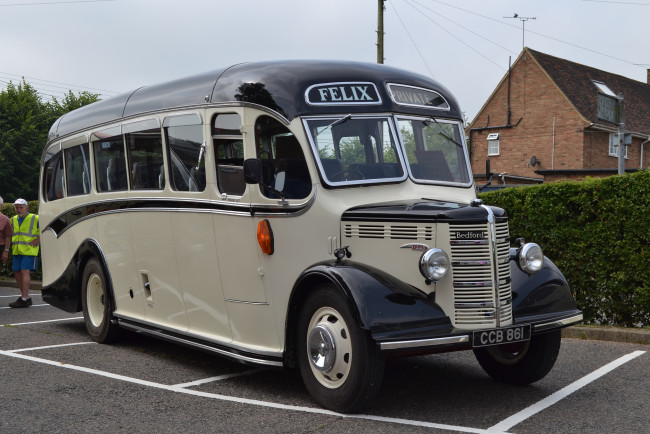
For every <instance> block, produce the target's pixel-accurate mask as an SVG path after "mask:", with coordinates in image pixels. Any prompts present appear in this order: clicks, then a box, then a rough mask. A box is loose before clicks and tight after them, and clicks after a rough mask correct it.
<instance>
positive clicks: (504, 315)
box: [449, 221, 512, 327]
mask: <svg viewBox="0 0 650 434" xmlns="http://www.w3.org/2000/svg"><path fill="white" fill-rule="evenodd" d="M495 232H496V234H495V235H496V246H495V247H496V256H497V259H496V263H495V261H494V258H493V254H492V244H491V241H490V240H491V238H492V236H491V233H490V225H489V224H487V223H485V224H473V225H450V226H449V233H450V244H451V262H452V269H453V272H452V277H453V282H454V311H455V312H454V317H455V324H456V325H464V326H472V327H495V326H499V325H503V324H507V323H509V322H510V321H511V319H512V296H511V285H510V264H509V256H510V240H509V235H508V222H507V221H504V222H497V223H496V225H495ZM496 282H498V285H497V284H496ZM497 291H498V294H497Z"/></svg>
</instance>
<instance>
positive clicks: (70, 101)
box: [0, 79, 99, 202]
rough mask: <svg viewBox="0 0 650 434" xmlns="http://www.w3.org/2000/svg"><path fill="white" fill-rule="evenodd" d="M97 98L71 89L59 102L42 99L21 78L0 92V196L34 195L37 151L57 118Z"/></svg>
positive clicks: (31, 196)
mask: <svg viewBox="0 0 650 434" xmlns="http://www.w3.org/2000/svg"><path fill="white" fill-rule="evenodd" d="M98 99H99V95H96V94H91V93H89V92H80V93H79V94H76V95H75V94H73V93H72V92H71V91H69V92H68V94H66V95H65V97H64V98H63V100H62V101H61V102H59V101H58V100H57V99H53V100H52V101H51V102H43V101H42V100H41V97H40V96H39V95H38V92H37V91H36V89H35V88H34V87H32V86H31V85H30V84H29V83H27V82H25V80H24V79H23V80H22V81H21V82H20V83H19V84H17V85H15V84H13V83H12V82H9V84H8V85H7V88H6V89H5V90H2V91H0V195H2V197H3V198H4V199H5V200H6V201H7V202H9V201H13V200H14V199H16V198H19V197H22V198H25V199H27V200H35V199H37V198H38V180H39V171H40V170H39V169H40V160H41V154H42V151H43V146H44V145H45V143H46V141H47V135H48V132H49V130H50V127H51V126H52V124H53V123H54V121H56V119H57V118H59V117H60V116H62V115H64V114H65V113H67V112H69V111H70V110H74V109H76V108H79V107H81V106H84V105H86V104H89V103H91V102H95V101H97V100H98Z"/></svg>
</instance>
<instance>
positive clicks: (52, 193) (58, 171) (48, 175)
mask: <svg viewBox="0 0 650 434" xmlns="http://www.w3.org/2000/svg"><path fill="white" fill-rule="evenodd" d="M43 171H44V173H43V196H44V197H46V198H47V200H48V201H52V200H57V199H62V198H63V185H64V182H63V176H64V175H63V152H57V153H56V154H54V155H52V156H51V157H50V158H49V159H48V160H47V161H46V162H45V165H44V169H43Z"/></svg>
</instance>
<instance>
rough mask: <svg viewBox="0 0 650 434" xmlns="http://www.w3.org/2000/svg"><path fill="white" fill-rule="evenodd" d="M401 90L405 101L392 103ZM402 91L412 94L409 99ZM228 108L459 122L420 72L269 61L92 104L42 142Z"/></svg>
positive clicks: (445, 94)
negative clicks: (151, 116)
mask: <svg viewBox="0 0 650 434" xmlns="http://www.w3.org/2000/svg"><path fill="white" fill-rule="evenodd" d="M388 85H392V86H391V87H390V88H389V86H388ZM373 88H374V89H373ZM398 89H399V90H398ZM405 90H406V91H407V92H406V93H404V95H406V96H404V97H402V98H400V97H396V95H397V94H398V93H399V94H402V92H401V91H405ZM409 90H410V91H412V92H411V93H413V92H416V93H417V92H419V96H418V95H408V93H409ZM427 91H433V92H427ZM434 94H436V95H440V96H442V98H443V100H444V101H445V102H446V104H441V105H436V104H428V105H427V104H419V103H415V104H413V101H414V100H413V99H412V98H415V101H418V98H421V97H422V96H423V95H424V96H425V97H427V96H428V97H430V96H431V95H434ZM316 99H318V101H316ZM230 102H232V103H254V104H259V105H262V106H265V107H267V108H269V109H271V110H274V111H276V112H278V113H279V114H281V115H282V116H284V117H285V118H286V119H288V120H289V121H290V120H292V119H293V118H295V117H296V116H301V115H317V114H332V113H367V112H398V113H413V114H423V115H428V116H438V117H447V118H454V119H462V114H461V111H460V108H459V106H458V103H457V102H456V99H455V98H454V97H453V95H452V94H451V93H450V92H449V91H448V90H447V89H446V88H445V87H444V86H442V85H441V84H440V83H438V82H437V81H435V80H433V79H431V78H429V77H426V76H423V75H420V74H416V73H412V72H409V71H405V70H402V69H398V68H394V67H390V66H386V65H380V64H374V63H361V62H346V61H315V60H313V61H270V62H258V63H243V64H238V65H234V66H231V67H228V68H222V69H217V70H213V71H209V72H206V73H203V74H199V75H195V76H191V77H187V78H182V79H179V80H175V81H170V82H167V83H162V84H158V85H153V86H145V87H141V88H139V89H136V90H134V91H132V92H127V93H124V94H121V95H118V96H115V97H112V98H108V99H105V100H101V101H98V102H96V103H93V104H90V105H88V106H85V107H82V108H80V109H77V110H74V111H72V112H70V113H67V114H65V115H63V116H62V117H61V118H59V119H58V120H57V121H56V122H55V123H54V125H53V126H52V128H51V129H50V133H49V138H48V141H51V140H55V139H56V138H58V137H62V136H66V135H68V134H71V133H73V132H75V131H80V130H84V129H87V128H91V127H93V126H97V125H102V124H106V123H110V122H114V121H117V120H119V119H121V118H125V117H130V116H134V115H139V114H144V113H148V112H155V111H158V110H168V109H177V108H182V107H195V106H201V105H207V104H215V103H230ZM371 106H372V107H371Z"/></svg>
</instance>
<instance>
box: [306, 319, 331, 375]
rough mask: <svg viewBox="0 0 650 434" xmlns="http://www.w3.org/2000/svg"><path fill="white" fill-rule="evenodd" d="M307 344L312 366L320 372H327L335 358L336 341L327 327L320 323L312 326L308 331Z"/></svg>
mask: <svg viewBox="0 0 650 434" xmlns="http://www.w3.org/2000/svg"><path fill="white" fill-rule="evenodd" d="M307 346H308V348H309V356H310V359H311V364H312V366H313V367H314V368H316V369H318V370H319V371H321V372H329V371H330V370H331V369H332V366H334V361H335V360H336V343H335V342H334V337H332V334H331V333H330V331H329V330H328V329H327V327H325V326H323V325H322V324H319V325H317V326H316V327H314V329H313V330H312V331H311V332H310V333H309V337H308V339H307Z"/></svg>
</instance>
